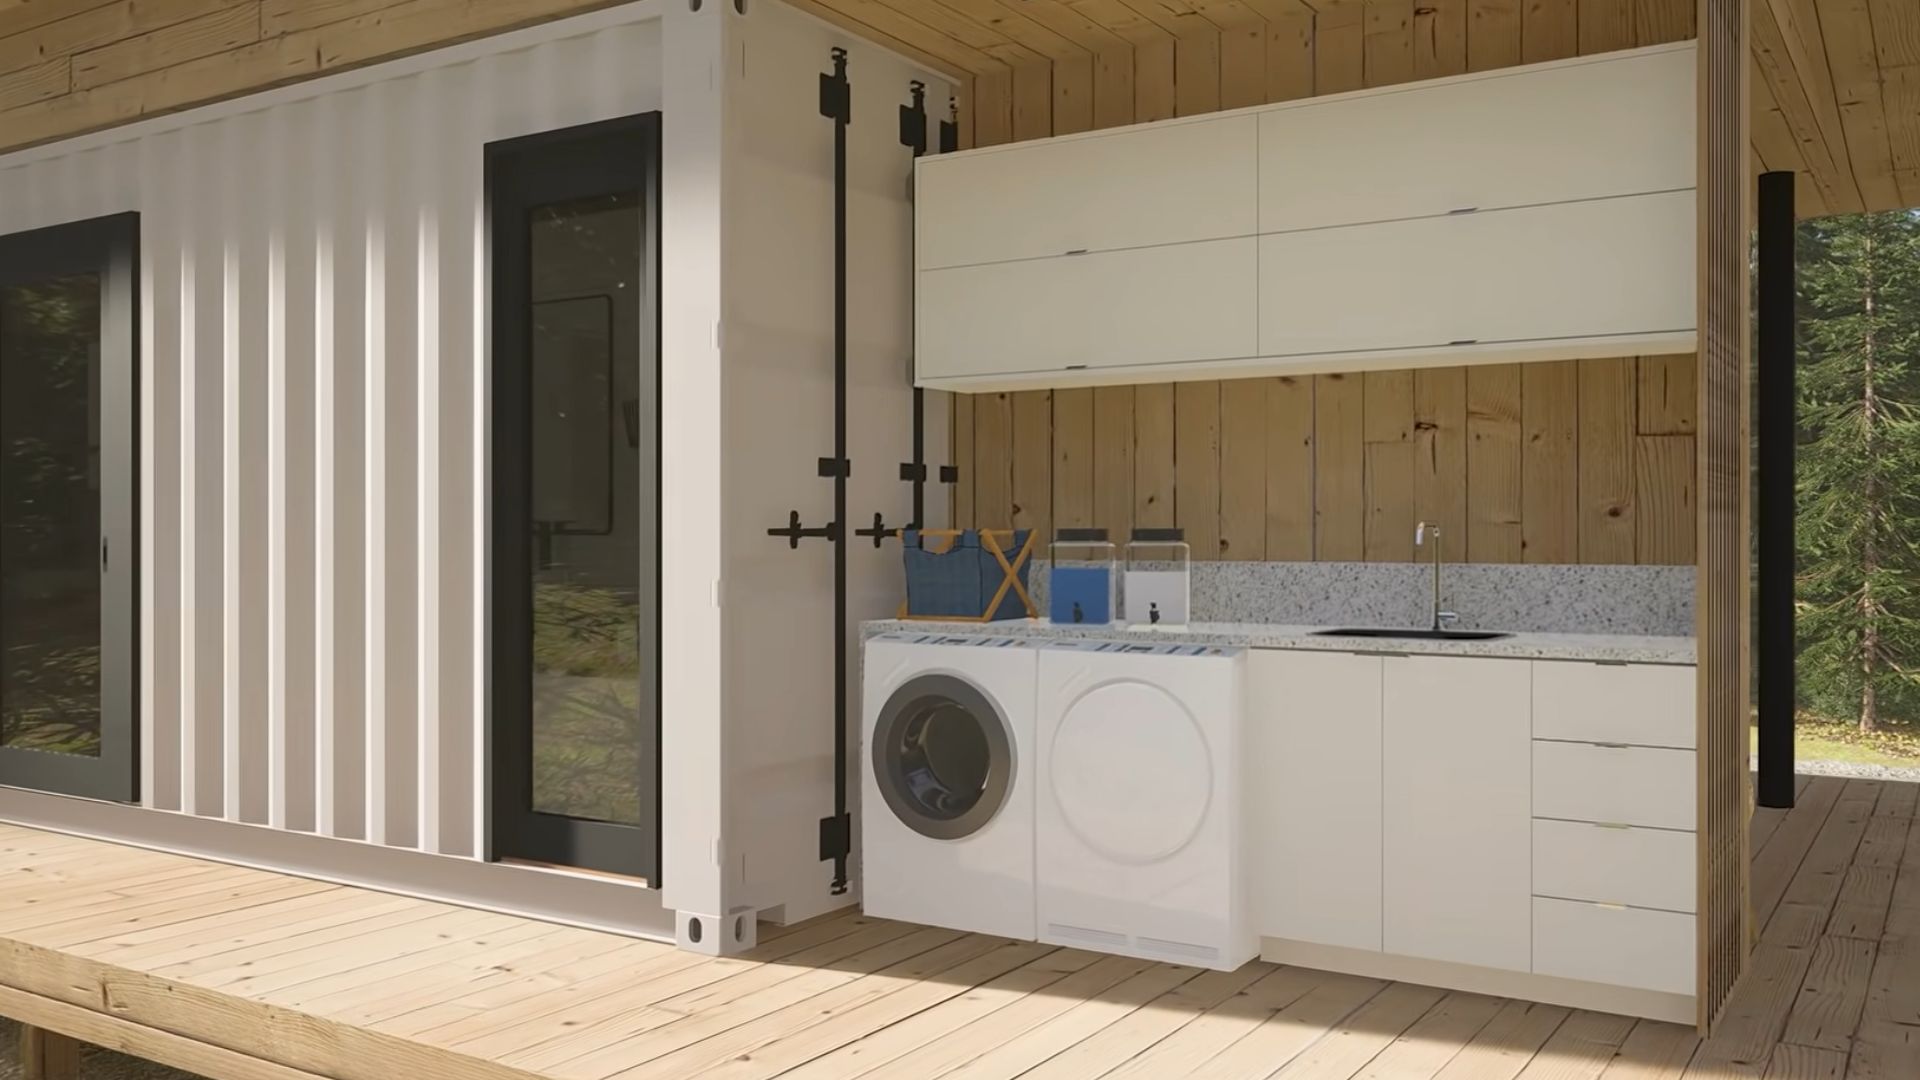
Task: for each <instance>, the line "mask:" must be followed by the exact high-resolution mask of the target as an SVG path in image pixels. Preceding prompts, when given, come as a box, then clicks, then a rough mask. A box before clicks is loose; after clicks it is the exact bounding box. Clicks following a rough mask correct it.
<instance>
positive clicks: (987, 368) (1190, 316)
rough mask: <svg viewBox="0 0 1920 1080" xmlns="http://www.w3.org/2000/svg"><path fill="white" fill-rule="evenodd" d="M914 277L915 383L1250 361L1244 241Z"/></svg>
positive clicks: (1249, 265) (1248, 261)
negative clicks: (916, 321)
mask: <svg viewBox="0 0 1920 1080" xmlns="http://www.w3.org/2000/svg"><path fill="white" fill-rule="evenodd" d="M918 277H919V286H918V288H919V293H918V298H917V299H918V310H919V324H918V337H919V347H918V352H917V357H916V365H917V368H916V377H917V378H920V379H930V378H952V377H968V376H980V375H999V374H1006V373H1010V372H1046V371H1063V370H1067V369H1071V368H1076V367H1088V368H1107V367H1124V366H1126V365H1130V364H1151V363H1164V362H1167V361H1173V360H1178V361H1204V360H1218V359H1225V358H1230V357H1243V356H1250V355H1252V354H1253V349H1254V344H1255V340H1254V339H1255V332H1254V317H1255V302H1254V280H1255V241H1254V239H1253V238H1251V237H1246V238H1242V239H1238V240H1217V241H1212V242H1208V243H1200V244H1175V245H1173V246H1170V247H1157V248H1141V249H1137V250H1131V251H1115V252H1107V253H1095V254H1091V255H1074V256H1066V257H1061V258H1053V259H1034V260H1030V261H1027V262H1013V263H996V264H993V265H989V266H962V267H954V268H951V269H946V270H930V271H926V272H923V273H921V274H920V275H919V276H918Z"/></svg>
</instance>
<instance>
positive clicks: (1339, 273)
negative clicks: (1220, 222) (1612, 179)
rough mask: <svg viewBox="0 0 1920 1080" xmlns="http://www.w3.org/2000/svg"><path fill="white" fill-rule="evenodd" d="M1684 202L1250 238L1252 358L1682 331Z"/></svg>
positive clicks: (1687, 286) (1690, 290)
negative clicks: (1253, 256)
mask: <svg viewBox="0 0 1920 1080" xmlns="http://www.w3.org/2000/svg"><path fill="white" fill-rule="evenodd" d="M1693 246H1694V197H1693V194H1692V192H1680V193H1677V194H1662V195H1642V196H1634V197H1631V198H1621V199H1601V200H1597V201H1592V202H1578V203H1562V204H1558V205H1554V206H1534V207H1526V208H1524V209H1518V210H1497V211H1492V212H1484V213H1476V214H1461V215H1456V216H1450V217H1438V218H1421V219H1418V220H1413V221H1394V222H1388V223H1386V224H1380V225H1355V226H1352V227H1349V228H1339V229H1319V230H1314V231H1311V232H1298V233H1281V234H1278V235H1273V236H1263V237H1261V238H1260V285H1259V288H1260V355H1262V356H1297V355H1317V354H1328V353H1349V352H1380V351H1386V350H1394V349H1420V348H1432V347H1434V346H1444V345H1448V344H1450V343H1461V344H1462V345H1463V347H1464V345H1465V344H1466V343H1474V342H1479V343H1493V342H1519V341H1547V340H1564V339H1571V338H1586V337H1607V336H1619V335H1630V334H1656V333H1672V332H1674V331H1684V330H1689V329H1691V328H1692V327H1693V325H1694V321H1695V312H1694V299H1693V298H1694V258H1693Z"/></svg>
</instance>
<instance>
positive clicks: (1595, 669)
mask: <svg viewBox="0 0 1920 1080" xmlns="http://www.w3.org/2000/svg"><path fill="white" fill-rule="evenodd" d="M1696 687H1697V680H1696V678H1695V673H1694V669H1693V668H1691V667H1678V666H1671V665H1662V664H1589V663H1581V662H1578V661H1571V660H1540V661H1536V662H1535V663H1534V665H1533V735H1534V738H1537V739H1567V740H1572V741H1578V742H1612V743H1631V744H1633V745H1635V746H1670V747H1678V748H1681V749H1686V750H1691V749H1693V745H1694V719H1693V718H1694V699H1695V694H1696Z"/></svg>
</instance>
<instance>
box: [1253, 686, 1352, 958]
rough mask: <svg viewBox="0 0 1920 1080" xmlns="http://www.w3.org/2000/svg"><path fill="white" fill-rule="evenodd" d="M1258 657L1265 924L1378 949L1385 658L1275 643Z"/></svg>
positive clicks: (1257, 790) (1265, 930) (1256, 822)
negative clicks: (1288, 648) (1282, 647)
mask: <svg viewBox="0 0 1920 1080" xmlns="http://www.w3.org/2000/svg"><path fill="white" fill-rule="evenodd" d="M1250 661H1251V662H1250V665H1249V669H1248V675H1249V681H1248V685H1247V692H1248V697H1247V705H1248V709H1247V732H1248V745H1249V747H1250V749H1251V751H1252V760H1251V762H1250V772H1249V776H1250V777H1251V779H1252V782H1251V785H1250V786H1251V789H1252V792H1253V795H1252V800H1251V806H1252V810H1253V814H1254V818H1253V822H1252V827H1251V829H1250V830H1249V836H1250V837H1251V842H1252V845H1253V846H1252V851H1251V859H1252V861H1253V864H1254V875H1255V877H1254V890H1253V896H1254V920H1255V928H1256V929H1257V930H1258V931H1259V932H1260V933H1261V934H1263V935H1265V936H1267V937H1278V938H1288V939H1291V940H1294V941H1310V942H1314V943H1316V944H1322V945H1341V946H1345V947H1347V948H1353V949H1376V950H1377V949H1379V948H1380V919H1381V915H1380V902H1381V901H1380V844H1381V837H1380V814H1381V789H1380V723H1381V716H1380V695H1381V670H1380V665H1381V658H1380V657H1378V656H1361V655H1356V654H1353V653H1332V652H1276V651H1268V650H1263V651H1256V652H1254V653H1252V654H1251V656H1250Z"/></svg>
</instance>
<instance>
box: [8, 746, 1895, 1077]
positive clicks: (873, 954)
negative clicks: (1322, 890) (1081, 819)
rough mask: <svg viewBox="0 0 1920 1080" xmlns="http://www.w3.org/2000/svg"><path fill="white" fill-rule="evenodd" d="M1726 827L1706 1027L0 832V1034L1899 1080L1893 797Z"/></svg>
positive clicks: (796, 1073) (328, 1045)
mask: <svg viewBox="0 0 1920 1080" xmlns="http://www.w3.org/2000/svg"><path fill="white" fill-rule="evenodd" d="M1803 784H1804V789H1803V791H1802V795H1801V800H1800V805H1799V807H1798V808H1797V809H1795V810H1794V811H1792V812H1791V813H1781V812H1774V811H1761V812H1760V813H1759V814H1758V815H1757V816H1756V819H1755V821H1754V826H1753V846H1754V850H1755V871H1756V873H1755V882H1754V898H1755V904H1756V913H1757V916H1758V919H1759V925H1760V926H1762V927H1763V931H1762V934H1761V940H1760V943H1759V947H1758V952H1757V953H1756V955H1755V958H1754V968H1753V971H1752V973H1751V974H1750V975H1749V976H1748V978H1747V979H1746V981H1745V982H1744V983H1743V984H1742V986H1741V987H1740V988H1739V990H1738V991H1737V992H1736V994H1735V997H1734V1000H1733V1002H1732V1005H1731V1009H1730V1012H1729V1013H1728V1016H1727V1019H1726V1021H1725V1022H1724V1024H1723V1025H1722V1027H1721V1030H1720V1031H1719V1033H1717V1034H1716V1035H1715V1037H1714V1038H1713V1039H1712V1040H1710V1041H1709V1042H1707V1043H1705V1044H1701V1043H1700V1042H1699V1040H1697V1039H1696V1038H1695V1037H1694V1035H1693V1033H1692V1032H1691V1031H1690V1030H1688V1029H1685V1028H1680V1027H1676V1026H1673V1025H1670V1024H1660V1023H1653V1022H1650V1021H1634V1020H1629V1019H1624V1018H1621V1017H1615V1016H1607V1015H1602V1014H1597V1013H1583V1012H1578V1011H1569V1010H1567V1009H1562V1008H1557V1007H1552V1006H1545V1005H1530V1004H1527V1003H1523V1002H1515V1001H1504V1000H1499V999H1494V998H1487V997H1482V996H1479V995H1474V994H1464V993H1449V992H1445V991H1440V990H1435V989H1430V988H1427V987H1421V986H1413V985H1407V984H1398V983H1383V982H1380V981H1377V980H1372V979H1363V978H1355V977H1350V976H1344V975H1333V974H1327V973H1322V972H1315V971H1309V970H1304V969H1299V968H1287V967H1276V966H1274V965H1271V964H1252V965H1249V966H1247V967H1246V968H1244V969H1242V970H1240V971H1237V972H1233V973H1219V972H1204V971H1199V970H1195V969H1192V968H1186V967H1179V966H1174V965H1169V964H1159V963H1148V962H1145V961H1136V960H1128V959H1122V958H1117V957H1103V956H1096V955H1093V954H1090V953H1084V952H1078V951H1075V950H1071V949H1055V948H1051V947H1048V946H1043V945H1036V944H1031V943H1022V942H1009V941H1005V940H1002V939H997V938H988V937H980V936H977V935H964V934H956V933H951V932H948V931H944V930H935V929H928V928H925V927H918V926H911V925H906V924H901V923H893V922H886V921H881V920H873V919H866V918H862V917H857V916H853V915H840V916H833V917H829V918H826V919H822V920H817V921H815V922H812V923H808V924H804V925H801V926H798V927H793V928H786V929H772V928H768V931H767V933H765V934H764V935H763V940H762V942H761V944H760V947H759V949H758V950H757V951H756V952H755V953H754V954H753V955H752V956H750V957H745V958H739V959H725V960H721V959H710V958H704V957H700V956H695V955H691V954H687V953H682V952H677V951H675V950H673V949H671V948H669V947H667V946H664V945H658V944H653V943H648V942H640V941H633V940H629V939H626V938H620V937H614V936H610V935H606V934H600V933H594V932H591V931H585V930H578V929H571V928H566V927H558V926H552V925H548V924H543V923H537V922H532V921H529V920H525V919H519V918H514V917H510V916H505V915H496V914H489V913H485V912H477V911H470V910H463V909H459V908H453V907H449V906H446V905H442V904H435V903H428V902H425V901H419V900H411V899H405V898H400V897H395V896H390V895H385V894H381V893H375V892H369V891H366V890H361V889H354V888H346V887H341V886H337V885H329V884H324V883H320V882H314V881H307V880H302V879H298V878H291V877H286V876H282V875H277V874H272V873H266V872H261V871H256V870H247V869H240V868H235V867H229V866H222V865H216V864H213V863H207V862H201V861H196V860H193V859H188V858H182V857H177V856H172V855H164V854H157V853H153V852H147V851H140V850H135V849H130V848H123V847H118V846H115V845H111V844H106V843H101V842H98V841H92V840H85V839H78V838H73V837H66V836H58V835H54V834H50V833H44V832H37V831H33V830H28V829H20V828H14V827H10V826H0V1015H6V1016H11V1017H13V1018H15V1019H18V1020H20V1021H23V1022H25V1023H28V1024H31V1025H35V1026H37V1027H40V1028H44V1029H48V1030H51V1031H55V1032H60V1033H63V1034H66V1035H71V1036H75V1037H78V1038H82V1039H85V1040H87V1041H90V1042H96V1043H100V1044H103V1045H107V1046H110V1047H113V1048H115V1049H120V1050H124V1051H126V1052H128V1053H132V1054H134V1055H136V1056H140V1057H146V1058H151V1059H153V1060H156V1061H161V1062H164V1063H166V1064H170V1065H175V1066H177V1067H180V1068H184V1069H187V1070H189V1071H192V1072H196V1073H200V1074H203V1075H206V1076H209V1077H213V1078H215V1080H310V1078H313V1077H330V1078H335V1080H530V1078H533V1077H560V1078H567V1080H603V1078H613V1077H619V1078H623V1080H637V1078H641V1077H702V1078H713V1080H749V1078H757V1077H776V1076H779V1077H812V1078H824V1080H842V1078H847V1077H855V1076H873V1077H880V1076H901V1077H914V1078H926V1077H968V1078H976V1077H1012V1076H1033V1077H1068V1078H1081V1077H1114V1078H1119V1077H1132V1078H1140V1080H1160V1078H1170V1077H1180V1076H1206V1077H1249V1078H1250V1077H1265V1076H1279V1077H1285V1078H1289V1080H1291V1078H1296V1077H1320V1078H1328V1080H1341V1078H1359V1077H1366V1078H1372V1080H1414V1078H1446V1080H1513V1078H1516V1077H1523V1078H1526V1080H1544V1078H1554V1080H1579V1078H1605V1080H1629V1078H1631V1080H1657V1078H1681V1077H1716V1078H1717V1077H1750V1078H1756V1080H1760V1078H1764V1080H1803V1078H1804V1080H1816V1078H1842V1077H1858V1078H1869V1077H1871V1078H1881V1080H1916V1078H1920V826H1917V825H1916V822H1915V803H1916V796H1920V786H1916V785H1909V784H1892V783H1875V782H1870V781H1842V780H1832V779H1814V780H1811V781H1804V780H1803Z"/></svg>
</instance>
